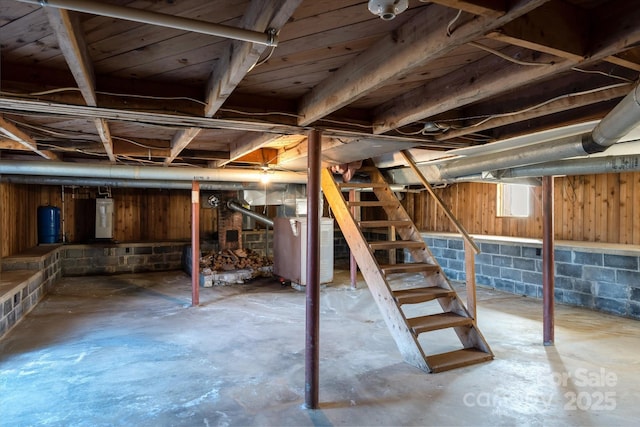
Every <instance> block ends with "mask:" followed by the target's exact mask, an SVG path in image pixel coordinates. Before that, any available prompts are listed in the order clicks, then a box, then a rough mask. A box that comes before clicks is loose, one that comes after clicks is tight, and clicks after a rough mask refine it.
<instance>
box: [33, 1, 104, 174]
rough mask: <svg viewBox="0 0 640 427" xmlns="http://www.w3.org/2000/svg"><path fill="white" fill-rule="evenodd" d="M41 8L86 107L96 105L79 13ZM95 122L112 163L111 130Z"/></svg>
mask: <svg viewBox="0 0 640 427" xmlns="http://www.w3.org/2000/svg"><path fill="white" fill-rule="evenodd" d="M44 11H45V13H46V14H47V18H48V19H49V24H50V25H51V27H52V28H53V32H54V33H55V35H56V38H57V39H58V46H60V50H61V51H62V54H63V55H64V58H65V60H66V61H67V64H68V65H69V70H70V71H71V74H73V78H74V79H75V81H76V83H77V85H78V88H79V89H80V93H81V94H82V97H83V98H84V100H85V102H86V104H87V105H88V106H90V107H96V106H97V105H98V100H97V97H96V92H95V76H94V72H93V66H92V64H91V58H90V57H89V51H88V49H87V44H86V42H85V40H84V36H83V34H82V29H81V27H80V21H79V19H78V15H77V14H71V13H69V12H68V11H66V10H64V9H58V8H55V7H45V8H44ZM94 123H95V126H96V129H97V131H98V135H100V141H102V145H103V146H104V151H105V153H107V156H108V157H109V160H110V161H112V162H115V161H116V158H115V156H114V155H113V141H112V140H111V132H110V130H109V125H108V124H107V121H106V120H104V119H100V118H96V119H94Z"/></svg>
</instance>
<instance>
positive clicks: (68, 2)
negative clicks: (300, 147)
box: [17, 0, 278, 46]
mask: <svg viewBox="0 0 640 427" xmlns="http://www.w3.org/2000/svg"><path fill="white" fill-rule="evenodd" d="M17 1H19V2H22V3H29V4H36V5H40V6H42V7H47V6H50V7H55V8H59V9H67V10H73V11H76V12H84V13H90V14H93V15H100V16H108V17H110V18H116V19H124V20H127V21H134V22H141V23H143V24H151V25H158V26H162V27H167V28H175V29H177V30H184V31H192V32H195V33H202V34H209V35H212V36H219V37H227V38H230V39H235V40H242V41H245V42H251V43H258V44H262V45H267V46H277V44H278V41H277V39H276V35H275V31H272V30H268V31H267V32H266V33H260V32H257V31H251V30H246V29H244V28H236V27H230V26H228V25H221V24H215V23H212V22H205V21H198V20H195V19H190V18H183V17H181V16H176V15H167V14H164V13H158V12H153V11H150V10H143V9H134V8H131V7H124V6H118V5H115V4H108V3H100V2H96V1H90V0H17Z"/></svg>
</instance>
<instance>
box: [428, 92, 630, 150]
mask: <svg viewBox="0 0 640 427" xmlns="http://www.w3.org/2000/svg"><path fill="white" fill-rule="evenodd" d="M632 87H633V85H632V84H631V83H629V84H624V83H623V84H621V85H620V86H618V87H612V88H609V89H605V90H600V91H596V92H591V91H585V92H584V93H578V94H575V95H567V96H565V97H562V98H559V99H556V100H555V101H551V102H549V103H548V104H545V105H542V106H540V107H539V108H533V109H531V110H528V111H526V107H525V108H523V110H525V111H523V112H520V113H515V114H511V113H504V114H496V116H495V117H494V118H491V119H489V120H486V121H485V120H479V124H478V125H477V126H473V125H472V126H467V127H464V128H461V129H452V130H449V131H447V132H446V133H444V134H442V135H436V136H435V139H437V140H438V141H445V140H449V139H452V138H457V137H461V136H464V135H469V134H471V133H475V132H482V131H483V130H487V129H493V128H497V127H500V126H507V125H510V124H513V123H517V122H522V121H525V120H530V119H534V118H537V117H543V116H546V115H549V114H555V113H559V112H562V111H566V110H570V109H574V108H579V107H584V106H587V105H591V104H596V103H598V102H604V101H609V100H611V99H615V98H622V97H624V96H625V95H626V94H627V93H629V91H630V90H631V88H632Z"/></svg>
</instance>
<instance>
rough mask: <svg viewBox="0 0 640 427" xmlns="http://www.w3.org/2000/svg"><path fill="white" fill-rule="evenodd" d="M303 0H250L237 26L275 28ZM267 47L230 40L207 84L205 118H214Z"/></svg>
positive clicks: (259, 28) (286, 19)
mask: <svg viewBox="0 0 640 427" xmlns="http://www.w3.org/2000/svg"><path fill="white" fill-rule="evenodd" d="M301 2H302V0H252V1H251V4H250V5H249V7H248V8H247V10H246V11H245V13H244V14H243V16H242V20H241V22H240V27H242V28H246V29H251V30H254V31H260V32H263V31H266V30H267V29H268V28H274V29H275V30H276V31H278V30H280V28H281V27H282V26H283V25H284V24H285V23H286V22H287V21H288V20H289V18H290V17H291V15H292V14H293V12H294V11H295V10H296V8H297V7H298V5H299V4H300V3H301ZM265 49H266V46H263V45H257V44H255V43H247V42H241V41H237V40H234V41H231V42H230V43H229V50H228V51H227V54H226V55H224V56H223V57H221V58H220V60H219V61H217V62H216V65H215V67H214V69H213V70H212V72H211V76H210V78H209V83H208V84H207V96H206V100H207V101H206V103H207V105H206V106H205V113H204V115H205V116H206V117H213V115H214V114H215V113H216V111H218V109H219V108H220V106H221V105H222V104H223V103H224V101H225V100H226V99H227V98H228V97H229V95H230V94H231V92H233V90H234V89H235V88H236V86H237V85H238V83H240V81H241V80H242V79H243V78H244V76H245V75H246V74H247V73H248V72H249V70H251V68H252V67H254V66H255V64H256V63H257V62H258V59H259V58H260V55H262V53H263V52H264V51H265Z"/></svg>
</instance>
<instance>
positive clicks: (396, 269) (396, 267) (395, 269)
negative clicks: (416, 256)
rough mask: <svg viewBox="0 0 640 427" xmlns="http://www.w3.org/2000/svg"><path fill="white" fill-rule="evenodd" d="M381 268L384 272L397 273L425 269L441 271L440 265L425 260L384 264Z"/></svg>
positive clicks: (415, 271)
mask: <svg viewBox="0 0 640 427" xmlns="http://www.w3.org/2000/svg"><path fill="white" fill-rule="evenodd" d="M380 270H382V272H383V273H384V274H395V273H420V272H424V271H439V270H440V266H439V265H436V264H427V263H424V262H413V263H406V264H382V265H380Z"/></svg>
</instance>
